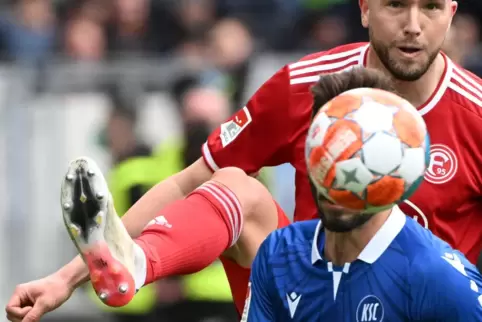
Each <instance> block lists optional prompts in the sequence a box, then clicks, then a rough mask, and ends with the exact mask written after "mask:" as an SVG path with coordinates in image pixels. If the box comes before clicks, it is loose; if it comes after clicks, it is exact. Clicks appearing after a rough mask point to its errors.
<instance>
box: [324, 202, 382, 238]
mask: <svg viewBox="0 0 482 322" xmlns="http://www.w3.org/2000/svg"><path fill="white" fill-rule="evenodd" d="M318 215H319V216H320V218H321V222H322V223H323V227H324V228H325V229H326V230H329V231H331V232H334V233H347V232H350V231H352V230H355V229H357V228H360V227H361V226H363V225H364V224H365V223H366V222H367V221H369V220H370V219H371V218H372V217H373V215H374V214H369V213H360V214H359V215H356V216H353V217H352V218H350V219H349V220H343V219H339V218H340V217H339V216H337V214H334V213H333V212H332V213H331V214H330V216H325V214H324V213H323V211H321V210H320V207H318ZM340 215H341V214H340Z"/></svg>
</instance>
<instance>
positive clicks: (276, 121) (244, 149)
mask: <svg viewBox="0 0 482 322" xmlns="http://www.w3.org/2000/svg"><path fill="white" fill-rule="evenodd" d="M290 96H291V95H290V81H289V72H288V70H287V67H286V66H285V67H284V68H282V69H280V70H279V71H278V72H277V73H276V74H275V75H274V76H272V77H271V78H270V79H269V80H268V81H266V82H265V83H264V84H263V85H262V86H261V87H260V88H259V89H258V91H257V92H256V93H255V94H254V95H253V96H252V97H251V99H250V100H249V102H248V104H247V105H246V106H245V107H243V108H242V109H240V110H239V111H238V112H236V113H235V114H234V115H232V116H231V117H230V118H229V119H228V120H227V121H226V122H224V123H223V124H221V125H220V126H219V127H218V128H217V129H216V130H214V131H213V132H212V133H211V135H210V136H209V138H208V140H207V142H206V143H205V144H204V145H203V149H202V150H203V151H202V152H203V157H204V160H205V161H206V163H207V165H208V166H209V167H210V168H211V170H213V171H215V170H217V169H219V168H223V167H227V166H235V167H238V168H241V169H243V170H245V171H246V172H247V173H253V172H256V171H258V170H259V169H260V168H262V167H264V166H274V165H279V164H282V163H286V162H289V161H290V158H291V155H292V151H291V150H292V145H293V144H292V140H293V137H294V130H295V129H293V125H292V124H291V123H292V122H290V114H291V112H290Z"/></svg>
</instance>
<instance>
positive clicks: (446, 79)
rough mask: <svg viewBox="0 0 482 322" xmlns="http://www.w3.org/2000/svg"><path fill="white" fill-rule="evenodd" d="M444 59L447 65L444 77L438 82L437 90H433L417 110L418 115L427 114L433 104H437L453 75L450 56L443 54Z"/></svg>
mask: <svg viewBox="0 0 482 322" xmlns="http://www.w3.org/2000/svg"><path fill="white" fill-rule="evenodd" d="M444 59H445V63H446V64H447V66H446V69H447V70H446V71H445V75H444V79H443V80H442V83H441V84H440V86H439V88H437V90H436V92H435V95H433V96H432V99H431V100H430V101H428V102H427V103H426V104H425V106H424V107H423V108H422V109H420V110H418V112H419V113H420V115H425V114H427V113H428V112H430V111H431V110H432V109H433V108H434V107H435V106H437V104H438V102H439V101H440V99H441V98H442V96H443V95H444V94H445V91H446V90H447V87H448V86H449V83H450V79H451V78H452V76H453V68H454V64H453V63H452V61H451V60H450V58H448V57H447V56H444Z"/></svg>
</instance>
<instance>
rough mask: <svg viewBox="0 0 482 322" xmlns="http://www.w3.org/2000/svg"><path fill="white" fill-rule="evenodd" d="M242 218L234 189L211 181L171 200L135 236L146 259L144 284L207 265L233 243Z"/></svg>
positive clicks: (197, 269) (240, 226)
mask: <svg viewBox="0 0 482 322" xmlns="http://www.w3.org/2000/svg"><path fill="white" fill-rule="evenodd" d="M242 220H243V215H242V213H241V206H240V204H239V201H238V200H237V198H236V196H235V195H234V193H233V192H231V191H230V190H229V189H228V188H226V187H225V186H223V185H221V184H219V183H216V182H214V181H208V182H206V183H205V184H203V185H202V186H200V187H199V188H197V189H196V190H194V191H193V192H192V193H191V194H190V195H189V196H188V197H186V198H185V199H183V200H179V201H177V202H174V203H172V204H171V205H169V206H168V207H166V208H165V209H163V210H162V211H161V212H160V214H159V216H158V217H157V218H156V219H154V220H153V221H151V222H150V223H149V225H148V226H146V228H145V229H144V231H143V232H142V234H141V236H139V238H137V239H136V242H137V243H138V244H139V246H141V248H142V249H143V251H144V253H145V255H146V260H147V275H146V281H145V283H144V284H149V283H151V282H153V281H155V280H157V279H160V278H163V277H166V276H171V275H182V274H191V273H195V272H197V271H199V270H201V269H203V268H205V267H207V266H208V265H209V264H211V263H212V262H214V261H215V260H216V259H217V258H218V257H219V256H220V255H221V254H222V253H223V252H224V251H225V250H226V249H227V248H229V247H231V246H232V245H234V244H235V243H236V241H237V239H238V238H239V234H240V232H241V229H242Z"/></svg>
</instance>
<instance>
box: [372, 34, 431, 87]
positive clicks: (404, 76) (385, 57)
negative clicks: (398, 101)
mask: <svg viewBox="0 0 482 322" xmlns="http://www.w3.org/2000/svg"><path fill="white" fill-rule="evenodd" d="M369 33H370V44H371V48H372V49H373V50H374V51H375V53H376V54H377V56H378V58H379V59H380V61H381V62H382V64H383V66H385V68H386V69H387V70H388V71H389V72H390V74H391V75H392V76H393V77H394V78H395V79H397V80H401V81H404V82H413V81H416V80H418V79H420V77H422V76H423V75H425V73H426V72H427V71H428V69H429V68H430V66H432V63H433V62H434V60H435V58H437V55H438V53H439V51H436V52H434V53H433V54H431V55H430V57H429V59H428V62H427V64H426V65H425V66H422V68H420V69H416V70H409V69H404V68H403V66H400V65H399V64H398V63H397V62H396V61H395V60H393V59H391V58H390V54H389V52H388V50H389V47H386V46H384V45H382V44H380V43H379V42H377V41H376V40H375V38H374V37H373V35H372V29H371V28H369Z"/></svg>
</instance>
